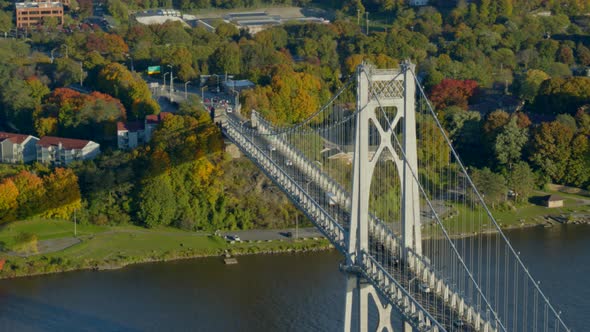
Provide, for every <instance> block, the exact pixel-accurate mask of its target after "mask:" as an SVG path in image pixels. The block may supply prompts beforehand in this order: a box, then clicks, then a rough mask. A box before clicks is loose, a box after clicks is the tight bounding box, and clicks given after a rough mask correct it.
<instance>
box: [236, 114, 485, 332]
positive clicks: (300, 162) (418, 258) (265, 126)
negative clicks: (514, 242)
mask: <svg viewBox="0 0 590 332" xmlns="http://www.w3.org/2000/svg"><path fill="white" fill-rule="evenodd" d="M251 123H253V124H254V126H255V129H256V130H257V132H259V133H262V134H266V135H262V136H261V137H259V136H257V135H251V136H252V139H254V140H258V142H257V143H256V144H257V145H258V146H259V147H261V148H262V149H263V150H265V149H267V150H268V153H269V155H270V156H271V157H272V155H273V154H272V152H271V151H270V146H272V147H273V148H274V149H276V151H278V152H279V153H280V154H279V153H277V152H275V153H274V156H275V157H274V158H275V159H277V162H280V161H281V160H280V158H279V157H282V162H283V163H282V164H280V167H281V168H283V169H294V168H297V170H298V171H301V172H302V173H304V174H305V176H306V178H308V179H311V180H312V181H313V182H314V183H317V184H318V186H319V192H320V195H319V198H318V199H319V201H318V202H320V203H321V204H322V206H324V207H327V205H326V204H327V203H326V200H325V193H326V192H329V193H332V194H335V195H334V196H335V197H336V200H337V202H338V204H339V205H341V206H343V207H344V213H347V211H350V209H351V208H350V206H351V197H350V193H349V192H348V191H347V190H345V189H344V188H342V186H341V185H340V184H339V183H337V182H336V181H334V180H333V179H331V178H330V177H329V176H328V175H326V174H325V173H323V172H322V171H321V169H320V168H319V167H318V165H316V163H315V162H312V161H310V160H309V159H307V157H306V156H305V155H303V154H302V153H301V152H300V151H298V150H297V149H296V148H295V147H293V146H292V145H291V144H289V143H288V142H286V141H285V140H284V139H283V138H282V137H281V136H279V135H272V134H273V133H274V128H273V126H272V125H271V124H270V123H269V122H268V121H266V120H265V119H263V118H262V117H260V116H259V115H258V113H257V112H253V116H252V120H251ZM241 129H242V130H243V129H244V128H243V127H242V128H241ZM251 129H252V128H251ZM252 133H253V132H252ZM262 138H264V139H262ZM286 159H288V160H290V161H291V166H289V165H286V164H285V163H284V161H285V160H286ZM328 207H329V206H328ZM425 208H426V209H427V211H422V212H423V213H424V212H430V211H431V210H430V207H425ZM435 213H439V212H438V211H435ZM342 217H344V219H342V218H340V217H338V218H337V220H338V221H339V222H340V224H341V225H343V226H344V228H345V229H346V230H348V221H349V219H348V218H349V215H348V214H345V215H343V216H342ZM397 231H398V232H399V231H400V230H399V229H398V230H397ZM369 234H372V235H374V236H373V237H374V238H380V241H381V244H380V245H381V246H382V247H385V248H393V249H392V250H393V251H395V255H397V256H398V257H399V250H400V249H401V240H400V238H399V236H398V235H397V234H396V233H394V230H393V229H392V228H391V227H390V226H388V225H386V224H385V223H383V222H382V221H381V220H379V219H378V218H377V217H376V216H374V215H373V214H371V213H369ZM408 255H409V256H410V259H409V262H408V263H409V264H408V269H407V270H408V271H407V273H410V275H408V276H407V278H406V280H414V279H416V278H415V275H419V278H417V279H418V281H420V280H421V281H422V282H423V283H427V284H428V285H429V287H431V289H433V290H434V291H435V292H436V293H437V294H438V295H439V296H440V297H442V298H444V299H445V302H447V304H450V305H451V306H453V307H454V309H455V311H457V312H458V313H459V315H454V317H459V316H462V317H464V318H465V320H466V321H467V322H468V323H470V324H471V325H473V326H476V327H478V328H480V327H481V326H482V325H483V324H484V321H483V320H482V317H483V315H482V314H481V312H480V311H478V310H476V309H475V308H474V307H472V306H469V305H468V304H467V303H466V302H465V301H464V300H463V297H462V295H460V293H459V292H457V291H456V290H455V289H454V286H453V285H450V284H449V283H448V282H447V280H446V279H445V278H443V277H441V276H439V273H437V272H436V271H435V269H434V267H432V266H431V264H430V263H429V261H428V260H427V259H426V258H425V257H424V256H422V255H419V254H416V253H415V252H413V251H412V250H411V249H409V253H408ZM404 267H405V265H404ZM414 274H415V275H414ZM448 302H450V303H448ZM443 306H444V303H443ZM443 311H444V310H443ZM486 328H487V330H488V331H491V330H492V329H491V328H490V326H489V325H488V326H484V329H486Z"/></svg>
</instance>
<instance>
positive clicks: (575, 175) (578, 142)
mask: <svg viewBox="0 0 590 332" xmlns="http://www.w3.org/2000/svg"><path fill="white" fill-rule="evenodd" d="M571 149H572V152H571V158H570V160H569V161H568V164H567V172H566V174H565V178H564V181H565V183H568V184H572V185H574V186H578V187H579V186H582V185H584V184H586V183H587V182H588V180H589V179H590V172H588V169H590V143H589V142H588V137H587V136H586V135H576V136H575V137H574V139H573V140H572V142H571Z"/></svg>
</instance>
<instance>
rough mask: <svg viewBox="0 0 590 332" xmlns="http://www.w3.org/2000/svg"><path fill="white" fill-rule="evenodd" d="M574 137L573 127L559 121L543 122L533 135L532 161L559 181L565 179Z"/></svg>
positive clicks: (552, 178)
mask: <svg viewBox="0 0 590 332" xmlns="http://www.w3.org/2000/svg"><path fill="white" fill-rule="evenodd" d="M573 137H574V133H573V132H572V130H571V128H569V127H567V126H565V125H563V124H561V123H560V122H557V121H553V122H545V123H542V124H541V126H540V127H538V128H537V129H536V130H535V132H534V134H533V136H532V146H531V156H530V159H531V161H532V162H533V164H534V165H535V166H537V167H539V169H541V170H542V171H543V173H545V174H546V175H547V176H549V177H550V178H551V180H553V181H555V182H557V183H563V181H564V180H565V177H566V173H567V171H568V169H567V165H568V162H569V161H570V158H571V153H572V151H571V142H572V139H573Z"/></svg>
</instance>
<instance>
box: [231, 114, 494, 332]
mask: <svg viewBox="0 0 590 332" xmlns="http://www.w3.org/2000/svg"><path fill="white" fill-rule="evenodd" d="M261 120H263V119H258V121H259V122H258V124H257V129H258V131H259V132H261V133H262V134H263V135H261V137H263V139H264V141H265V142H266V143H264V144H273V145H274V146H275V147H276V149H277V150H279V151H280V152H281V153H284V154H285V155H286V156H290V157H289V158H292V159H291V160H292V161H293V164H294V165H296V166H297V167H299V168H300V169H302V170H307V175H308V176H310V177H314V178H316V179H317V178H324V181H317V183H318V184H319V185H320V186H321V187H322V189H323V190H326V191H327V190H335V189H334V188H335V187H337V188H339V189H340V190H342V192H341V193H340V194H341V196H340V197H344V198H345V199H346V200H345V201H344V202H346V201H348V202H349V201H350V195H349V194H348V192H346V191H344V189H342V187H341V186H339V185H337V184H336V185H335V186H330V187H328V188H326V187H327V184H329V183H334V180H332V179H331V178H329V176H328V175H326V174H325V173H323V172H321V170H320V169H318V168H317V167H315V165H314V163H312V162H311V161H309V160H308V159H307V158H305V157H304V156H303V155H302V154H301V153H298V152H297V149H296V148H295V147H293V146H292V145H290V144H289V143H287V142H285V141H284V140H282V138H280V137H279V136H276V135H272V133H273V129H272V126H271V125H270V124H268V123H267V122H266V121H261ZM223 127H224V128H225V129H224V131H225V132H226V135H228V137H230V139H232V140H233V141H234V142H235V143H236V144H237V145H238V146H239V147H240V148H241V149H242V150H243V151H244V152H245V153H246V154H247V155H248V156H249V157H250V159H252V160H254V161H255V162H256V163H257V164H258V165H259V166H260V167H261V169H262V170H263V171H264V172H265V173H266V174H267V175H269V177H270V178H271V179H272V180H273V181H275V182H276V183H277V184H279V185H280V187H281V188H282V189H283V190H284V191H285V192H286V193H287V195H288V196H289V197H290V198H291V199H292V200H293V201H294V202H295V203H296V204H297V205H298V206H299V207H300V208H302V210H303V211H304V213H306V215H307V216H308V217H309V218H310V220H312V221H313V222H314V223H316V225H318V227H319V228H320V231H322V233H324V235H326V236H327V237H328V238H329V239H330V240H331V241H332V243H334V244H335V246H337V247H338V249H339V250H340V251H341V252H346V241H334V234H333V231H331V230H330V229H332V230H333V229H334V226H333V225H332V227H328V228H327V230H326V229H325V226H326V225H325V220H330V222H332V223H334V224H335V225H337V226H336V228H338V229H340V230H342V231H343V232H345V230H344V228H343V226H342V224H339V223H338V221H337V220H335V219H334V218H333V217H332V216H331V215H330V213H329V212H327V211H326V210H325V209H324V208H322V207H321V204H320V203H319V202H316V201H315V200H314V198H313V197H311V196H310V195H309V193H307V192H305V191H304V190H303V188H302V187H301V186H300V185H299V184H298V183H297V181H295V180H294V179H292V178H291V177H290V176H289V174H288V173H286V172H285V171H284V170H283V169H282V168H281V167H280V166H279V165H277V164H276V163H275V161H274V160H272V159H271V158H270V157H269V156H268V155H267V154H266V153H265V148H264V144H263V146H260V143H258V144H257V143H256V142H255V141H254V139H253V138H250V137H249V136H248V135H247V134H245V133H244V132H243V126H242V125H238V124H237V123H235V121H233V120H231V119H228V121H226V122H225V123H224V125H223ZM294 155H299V156H301V158H297V157H293V156H294ZM310 170H311V171H310ZM313 170H315V171H316V172H313ZM310 173H311V174H310ZM322 183H324V185H321V184H322ZM312 202H313V203H312ZM310 204H311V205H310ZM339 204H343V202H342V201H340V202H339ZM344 204H346V203H344ZM349 204H350V203H349ZM349 204H347V205H348V206H347V208H348V209H350V205H349ZM318 211H319V212H318ZM340 222H343V221H340ZM369 222H370V224H369V232H370V234H371V235H372V236H374V237H377V238H379V239H380V241H382V242H383V244H384V245H385V246H386V247H387V248H391V249H392V250H393V249H394V248H397V247H398V246H399V244H400V243H401V242H400V241H399V238H398V236H397V235H396V234H395V233H394V232H393V231H392V230H391V229H390V228H389V227H388V226H387V225H385V224H384V223H383V222H381V221H380V220H379V219H377V218H376V217H374V216H373V215H371V216H370V218H369ZM347 237H348V235H347V234H346V235H345V236H343V237H341V238H347ZM409 252H410V254H409V257H410V261H409V262H408V263H409V264H408V266H409V267H410V270H411V276H412V277H416V278H418V279H420V280H422V281H423V282H427V283H428V284H430V285H431V286H432V289H433V290H434V292H435V293H436V294H437V295H438V296H439V297H440V298H441V299H443V300H444V301H445V303H447V304H448V305H449V306H451V308H452V309H453V310H455V311H457V313H458V316H460V317H462V318H464V319H465V321H466V322H467V323H470V324H472V325H473V326H477V327H478V330H479V327H480V326H482V325H486V331H489V332H491V331H494V329H493V328H492V327H491V326H492V324H491V323H489V322H484V320H482V315H481V313H479V310H476V309H475V307H473V306H471V305H470V304H468V303H466V302H465V301H463V300H462V299H461V298H460V296H459V292H457V291H456V290H455V289H454V287H453V286H452V285H449V284H448V283H447V282H446V281H445V280H444V279H443V278H442V277H440V276H439V275H438V274H437V273H436V271H434V269H433V268H432V267H431V266H430V265H429V262H428V260H427V259H426V258H425V257H423V256H421V255H418V254H417V253H415V252H414V251H413V250H411V249H410V250H409ZM394 255H399V253H394ZM371 261H372V263H371V264H373V268H378V269H379V270H381V271H387V269H386V268H385V267H384V266H383V265H382V264H383V263H382V262H379V261H378V260H376V259H375V258H372V260H371ZM381 274H383V273H381ZM385 277H386V278H387V279H390V280H388V281H386V282H385V283H386V284H387V285H396V286H395V287H400V288H401V290H400V292H402V293H403V292H406V293H407V290H406V289H404V287H403V286H402V285H401V284H400V283H398V282H397V281H396V280H395V279H394V278H393V277H392V276H391V275H390V274H389V273H386V274H385ZM380 278H381V279H382V278H384V277H383V275H382V276H381V277H380ZM374 283H375V286H376V287H377V288H378V289H379V290H380V291H381V292H382V295H383V294H388V293H387V289H385V288H382V286H383V281H377V280H376V279H375V280H374ZM388 301H390V302H392V303H394V304H395V305H396V306H399V303H398V302H399V301H397V300H396V298H388ZM405 301H406V303H419V302H418V301H416V300H415V299H411V300H410V299H406V300H405ZM409 308H410V310H409V311H408V312H406V313H407V314H408V315H414V314H416V312H417V311H419V310H418V309H416V308H417V307H416V305H415V304H414V305H413V306H411V307H409ZM405 309H406V308H405V307H401V310H402V311H403V310H405ZM419 315H420V317H422V318H421V319H418V320H416V321H415V323H416V324H417V325H416V326H422V327H424V326H430V323H428V322H426V321H425V320H424V319H425V318H424V317H428V314H427V312H423V313H421V314H419ZM443 330H444V329H443Z"/></svg>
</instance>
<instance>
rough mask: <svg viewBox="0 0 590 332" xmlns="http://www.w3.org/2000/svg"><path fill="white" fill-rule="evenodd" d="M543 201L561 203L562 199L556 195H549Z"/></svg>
mask: <svg viewBox="0 0 590 332" xmlns="http://www.w3.org/2000/svg"><path fill="white" fill-rule="evenodd" d="M545 199H547V201H548V202H556V201H563V197H561V196H557V195H549V196H546V197H545Z"/></svg>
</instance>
